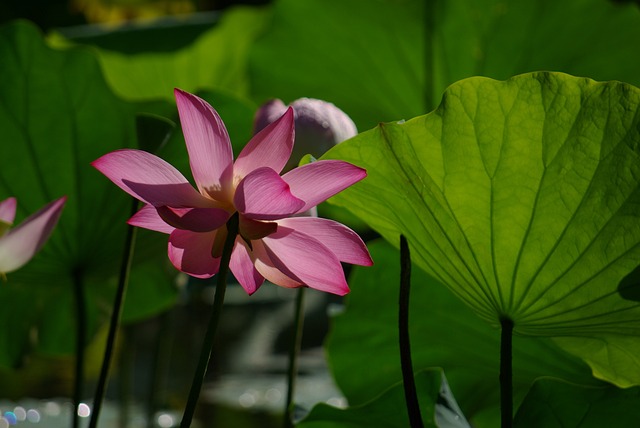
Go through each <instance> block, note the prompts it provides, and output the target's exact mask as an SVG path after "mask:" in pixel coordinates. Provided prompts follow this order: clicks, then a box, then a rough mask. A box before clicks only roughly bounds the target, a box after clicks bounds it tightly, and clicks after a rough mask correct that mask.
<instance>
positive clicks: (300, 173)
mask: <svg viewBox="0 0 640 428" xmlns="http://www.w3.org/2000/svg"><path fill="white" fill-rule="evenodd" d="M175 96H176V101H177V105H178V112H179V114H180V122H181V123H182V130H183V133H184V137H185V141H186V145H187V151H188V153H189V160H190V166H191V171H192V173H193V177H194V179H195V181H196V184H197V188H198V190H195V189H194V188H193V187H192V186H191V184H190V183H189V182H188V180H187V179H186V178H185V177H184V176H183V175H182V174H181V173H180V172H179V171H178V170H177V169H175V168H174V167H173V166H171V165H170V164H168V163H167V162H165V161H164V160H162V159H160V158H158V157H156V156H154V155H152V154H150V153H147V152H144V151H141V150H133V149H123V150H117V151H115V152H111V153H108V154H106V155H104V156H102V157H101V158H99V159H97V160H96V161H94V162H93V163H92V165H93V166H94V167H96V168H97V169H98V170H99V171H100V172H102V173H103V174H104V175H106V176H107V177H108V178H109V179H110V180H111V181H113V182H114V183H115V184H116V185H118V186H119V187H120V188H121V189H123V190H124V191H125V192H127V193H129V194H130V195H132V196H133V197H135V198H137V199H139V200H141V201H142V202H144V203H145V204H146V205H145V206H144V207H143V208H142V209H141V210H140V211H138V213H136V214H135V215H134V216H133V217H132V218H131V219H129V224H131V225H134V226H138V227H143V228H146V229H151V230H155V231H158V232H163V233H167V234H169V251H168V252H169V259H170V260H171V262H172V263H173V265H174V266H175V267H176V268H177V269H179V270H180V271H182V272H185V273H187V274H189V275H191V276H194V277H198V278H209V277H211V276H213V275H215V274H216V273H217V272H218V269H219V265H220V256H221V252H222V247H223V243H224V241H225V238H226V235H227V228H226V222H227V221H228V220H229V219H230V218H231V216H233V215H235V214H236V213H237V215H238V217H239V235H238V236H237V238H236V240H235V244H234V248H233V252H232V255H231V261H230V269H231V271H232V273H233V274H234V276H235V277H236V279H237V280H238V282H240V284H241V285H242V287H244V289H245V290H246V291H247V293H249V294H253V293H254V292H255V291H256V290H257V289H258V288H259V287H260V285H262V283H263V282H264V279H265V278H266V279H267V280H269V281H271V282H273V283H274V284H277V285H280V286H283V287H301V286H308V287H311V288H315V289H318V290H322V291H327V292H330V293H335V294H339V295H343V294H346V293H347V292H348V291H349V287H348V285H347V282H346V280H345V277H344V272H343V270H342V266H341V264H340V262H345V263H352V264H359V265H366V266H368V265H371V264H372V261H371V257H370V256H369V252H368V251H367V248H366V246H365V245H364V243H363V242H362V240H361V239H360V237H359V236H358V235H357V234H356V233H355V232H353V231H352V230H351V229H349V228H347V227H346V226H344V225H342V224H340V223H337V222H334V221H332V220H327V219H321V218H312V217H296V215H297V214H299V213H303V212H305V211H307V210H309V209H310V208H312V207H315V206H316V205H317V204H319V203H321V202H323V201H325V200H326V199H327V198H329V197H331V196H333V195H335V194H336V193H338V192H340V191H342V190H344V189H345V188H347V187H349V186H351V185H352V184H354V183H356V182H358V181H360V180H362V179H363V178H364V177H366V171H365V170H363V169H362V168H359V167H357V166H354V165H351V164H349V163H347V162H343V161H338V160H326V161H318V162H314V163H310V164H307V165H304V166H301V167H299V168H296V169H294V170H292V171H290V172H287V173H286V174H284V175H283V176H280V172H281V171H282V169H283V168H284V166H285V164H286V163H287V160H288V159H289V157H290V155H291V150H292V148H293V141H294V118H293V110H292V109H289V110H287V112H286V113H285V114H284V115H283V116H282V117H281V118H280V119H279V120H277V121H276V122H274V123H272V124H270V125H269V126H267V127H266V128H265V129H264V130H262V131H261V132H259V133H258V134H256V135H255V136H254V137H253V138H252V139H251V141H249V143H248V144H247V145H246V147H245V148H244V149H243V150H242V152H241V153H240V155H239V156H238V159H236V161H235V163H234V162H233V153H232V150H231V142H230V140H229V136H228V134H227V130H226V128H225V126H224V124H223V123H222V120H221V119H220V117H219V116H218V114H217V113H216V111H215V110H214V109H213V108H212V107H211V106H210V105H209V104H207V103H206V102H205V101H204V100H202V99H200V98H198V97H196V96H195V95H192V94H189V93H187V92H183V91H181V90H178V89H176V90H175Z"/></svg>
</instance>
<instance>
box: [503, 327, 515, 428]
mask: <svg viewBox="0 0 640 428" xmlns="http://www.w3.org/2000/svg"><path fill="white" fill-rule="evenodd" d="M500 325H501V327H502V332H501V338H500V416H501V421H502V423H501V426H502V428H511V427H512V426H513V362H512V358H513V321H512V320H511V319H510V318H508V317H503V318H501V319H500Z"/></svg>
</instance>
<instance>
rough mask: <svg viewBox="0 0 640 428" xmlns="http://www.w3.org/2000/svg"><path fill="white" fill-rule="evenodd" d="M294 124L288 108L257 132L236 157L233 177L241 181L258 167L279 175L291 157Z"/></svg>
mask: <svg viewBox="0 0 640 428" xmlns="http://www.w3.org/2000/svg"><path fill="white" fill-rule="evenodd" d="M294 123H295V122H294V116H293V109H292V108H291V107H289V109H288V110H287V111H286V112H285V113H284V115H282V117H280V118H279V119H278V120H276V121H275V122H273V123H272V124H270V125H268V126H267V127H266V128H264V129H263V130H262V131H260V132H258V133H257V134H256V135H255V136H254V137H253V138H252V139H251V141H249V142H248V143H247V145H246V146H245V148H244V149H242V152H240V154H239V155H238V159H236V163H235V164H234V165H233V173H234V175H235V176H236V177H238V178H240V179H242V178H244V177H245V176H246V175H247V174H249V173H250V172H252V171H254V170H256V169H258V168H260V167H269V168H271V169H272V170H274V171H275V172H276V173H278V174H279V173H280V171H282V168H284V166H285V165H286V164H287V161H288V160H289V157H290V156H291V150H292V149H293V140H294V137H295V127H294Z"/></svg>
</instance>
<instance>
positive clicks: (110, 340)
mask: <svg viewBox="0 0 640 428" xmlns="http://www.w3.org/2000/svg"><path fill="white" fill-rule="evenodd" d="M137 209H138V201H137V200H135V199H132V203H131V215H133V214H135V212H136V211H137ZM135 237H136V228H135V227H133V226H128V227H127V236H126V238H125V244H124V253H123V255H122V261H121V264H120V276H119V278H118V289H117V290H116V295H115V300H114V302H113V310H112V312H111V321H110V322H109V334H108V336H107V343H106V345H105V350H104V359H103V360H102V368H101V369H100V377H99V378H98V385H97V386H96V393H95V396H94V398H93V410H92V412H91V419H90V420H89V428H96V427H97V426H98V418H99V417H100V410H101V408H102V402H103V401H104V396H105V392H106V389H107V382H108V381H109V370H110V368H111V360H112V359H113V353H114V349H115V343H116V339H117V336H118V328H119V326H120V318H121V315H122V306H123V304H124V296H125V294H126V291H127V283H128V282H129V271H130V270H131V259H132V258H133V249H134V246H135Z"/></svg>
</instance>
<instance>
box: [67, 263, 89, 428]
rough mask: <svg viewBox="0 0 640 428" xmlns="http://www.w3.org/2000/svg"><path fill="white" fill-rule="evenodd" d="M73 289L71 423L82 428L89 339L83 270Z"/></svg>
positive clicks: (74, 274) (75, 274)
mask: <svg viewBox="0 0 640 428" xmlns="http://www.w3.org/2000/svg"><path fill="white" fill-rule="evenodd" d="M73 287H74V295H75V298H76V367H75V382H74V386H73V415H72V417H71V421H72V426H73V428H78V427H79V426H80V415H79V414H78V409H79V407H80V403H81V401H82V393H83V391H82V389H83V385H84V347H85V340H86V337H87V305H86V299H85V295H84V283H83V272H82V270H81V269H76V270H75V271H74V273H73Z"/></svg>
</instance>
